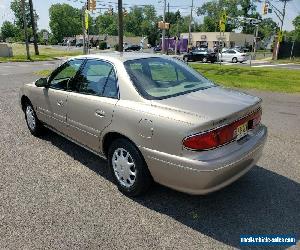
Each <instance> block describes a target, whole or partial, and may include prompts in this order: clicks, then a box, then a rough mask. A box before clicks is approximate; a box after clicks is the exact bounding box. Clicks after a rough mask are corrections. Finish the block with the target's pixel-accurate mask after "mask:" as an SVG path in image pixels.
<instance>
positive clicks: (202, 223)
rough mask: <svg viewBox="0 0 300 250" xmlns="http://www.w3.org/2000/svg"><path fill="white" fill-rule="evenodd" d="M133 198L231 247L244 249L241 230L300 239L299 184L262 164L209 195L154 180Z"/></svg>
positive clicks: (72, 148) (62, 145) (81, 155)
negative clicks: (160, 183)
mask: <svg viewBox="0 0 300 250" xmlns="http://www.w3.org/2000/svg"><path fill="white" fill-rule="evenodd" d="M43 139H45V140H47V141H50V142H51V143H52V144H53V145H54V146H56V147H58V148H59V149H61V150H63V151H64V152H65V153H67V154H68V155H70V156H72V157H73V158H74V160H77V161H79V162H80V163H82V164H84V165H85V166H87V167H88V168H89V169H91V170H93V171H94V172H96V173H97V174H99V175H101V176H102V177H104V178H106V179H108V180H111V178H110V175H109V171H108V169H107V167H106V166H107V164H106V162H105V161H104V160H102V159H100V158H99V157H98V156H96V155H94V154H92V153H90V152H89V151H87V150H85V149H83V148H81V147H79V146H77V145H75V144H74V143H72V142H69V141H68V140H66V139H64V138H63V137H61V136H59V135H56V134H55V133H53V132H51V131H49V132H48V133H47V135H45V136H43ZM274 164H276V162H274ZM133 200H134V201H135V202H137V203H139V204H141V205H143V206H145V207H147V208H149V209H152V210H154V211H156V212H158V213H163V214H165V215H168V216H170V217H171V218H173V219H175V220H177V221H179V222H181V223H182V224H184V225H186V226H188V227H190V228H192V229H194V230H196V231H198V232H199V233H201V234H204V235H207V236H209V237H211V238H213V239H215V240H218V241H220V242H222V243H224V244H227V245H229V246H232V247H237V248H240V245H239V236H240V235H241V234H297V237H298V238H297V239H299V229H300V212H299V211H300V210H299V208H300V184H299V183H297V182H295V181H293V180H291V179H289V178H287V177H285V176H282V175H279V174H277V173H275V172H272V171H270V170H267V169H264V168H262V167H259V166H255V167H254V168H253V169H252V170H251V171H250V172H249V173H248V174H246V175H245V176H244V177H242V178H241V179H240V180H238V181H237V182H235V183H233V184H232V185H230V186H228V187H227V188H225V189H223V190H221V191H218V192H216V193H213V194H210V195H207V196H190V195H187V194H183V193H180V192H176V191H173V190H171V189H168V188H166V187H163V186H161V185H158V184H155V185H153V188H152V189H151V190H150V192H149V193H147V194H146V195H145V196H143V197H141V198H135V199H133ZM252 248H253V247H252ZM277 249H278V247H277ZM282 249H285V247H282Z"/></svg>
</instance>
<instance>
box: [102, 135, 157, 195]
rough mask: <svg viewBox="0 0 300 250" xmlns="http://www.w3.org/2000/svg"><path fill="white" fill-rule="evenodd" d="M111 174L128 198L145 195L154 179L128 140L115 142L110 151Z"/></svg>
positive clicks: (139, 154)
mask: <svg viewBox="0 0 300 250" xmlns="http://www.w3.org/2000/svg"><path fill="white" fill-rule="evenodd" d="M108 161H109V167H110V171H111V174H112V176H113V179H114V181H115V183H116V184H117V186H118V189H119V190H120V191H121V192H122V193H124V194H125V195H128V196H132V197H134V196H138V195H141V194H143V193H145V192H146V191H147V190H148V189H149V187H150V185H151V183H152V177H151V174H150V172H149V170H148V167H147V165H146V163H145V161H144V159H143V157H142V156H141V153H140V152H139V151H138V149H137V148H136V147H135V146H134V145H133V144H132V143H131V142H130V141H128V140H126V139H117V140H115V141H114V142H113V143H112V144H111V146H110V147H109V151H108Z"/></svg>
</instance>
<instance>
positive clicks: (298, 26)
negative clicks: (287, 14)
mask: <svg viewBox="0 0 300 250" xmlns="http://www.w3.org/2000/svg"><path fill="white" fill-rule="evenodd" d="M293 25H294V27H295V30H294V31H293V32H294V34H293V38H294V40H297V41H300V15H299V16H297V17H296V18H295V19H294V20H293Z"/></svg>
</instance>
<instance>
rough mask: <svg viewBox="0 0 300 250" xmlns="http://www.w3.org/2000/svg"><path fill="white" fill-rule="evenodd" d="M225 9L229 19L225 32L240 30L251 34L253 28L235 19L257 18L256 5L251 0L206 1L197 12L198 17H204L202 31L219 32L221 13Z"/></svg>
mask: <svg viewBox="0 0 300 250" xmlns="http://www.w3.org/2000/svg"><path fill="white" fill-rule="evenodd" d="M224 9H226V13H227V15H228V16H229V17H230V20H228V22H227V24H226V31H229V32H230V31H233V30H234V29H237V28H242V30H243V33H248V34H253V32H254V26H253V25H250V24H245V23H241V22H239V21H238V19H237V17H239V16H243V17H252V18H259V14H258V13H257V12H256V5H255V4H254V3H253V1H252V0H210V1H206V2H205V3H204V4H203V5H202V6H201V7H200V8H198V10H197V14H198V15H204V22H203V30H204V31H209V32H216V31H219V30H220V28H219V20H220V16H221V14H222V12H223V11H224Z"/></svg>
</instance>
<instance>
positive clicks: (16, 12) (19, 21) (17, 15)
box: [10, 0, 39, 29]
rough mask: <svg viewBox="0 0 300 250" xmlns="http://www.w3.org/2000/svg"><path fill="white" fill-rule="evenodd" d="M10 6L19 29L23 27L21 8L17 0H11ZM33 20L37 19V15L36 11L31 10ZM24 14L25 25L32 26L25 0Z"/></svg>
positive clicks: (28, 7) (27, 4)
mask: <svg viewBox="0 0 300 250" xmlns="http://www.w3.org/2000/svg"><path fill="white" fill-rule="evenodd" d="M10 8H11V10H12V11H13V13H14V15H15V18H16V26H18V27H19V28H20V29H23V28H24V22H23V15H22V8H21V4H20V1H19V0H12V2H11V3H10ZM33 12H34V16H35V21H36V22H37V20H38V19H39V16H38V15H37V14H36V11H35V10H33ZM25 16H26V20H27V26H28V27H31V28H32V22H31V17H30V6H29V3H28V2H25Z"/></svg>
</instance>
